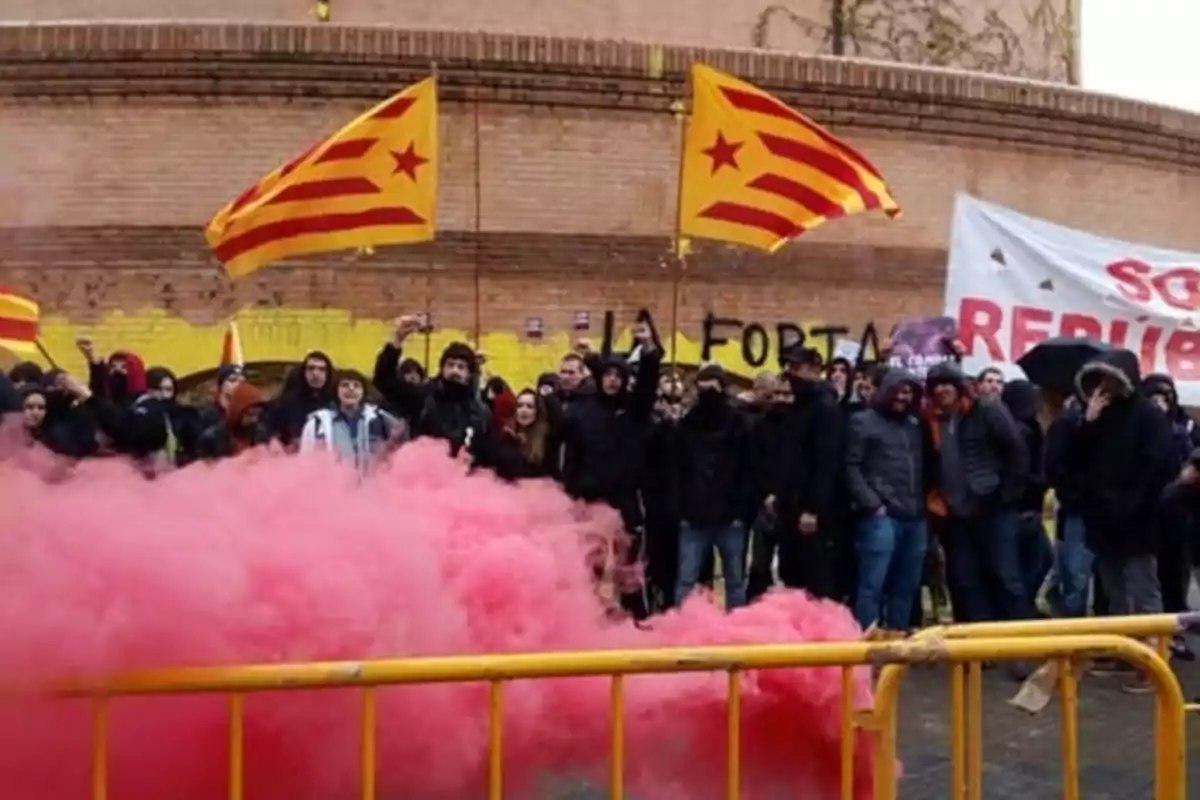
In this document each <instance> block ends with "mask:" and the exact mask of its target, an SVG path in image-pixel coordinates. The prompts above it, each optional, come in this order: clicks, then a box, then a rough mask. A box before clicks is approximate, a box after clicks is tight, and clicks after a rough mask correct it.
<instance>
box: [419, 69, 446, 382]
mask: <svg viewBox="0 0 1200 800" xmlns="http://www.w3.org/2000/svg"><path fill="white" fill-rule="evenodd" d="M429 75H430V77H432V78H433V85H434V89H435V91H436V92H437V93H438V94H439V95H440V94H441V89H442V86H441V83H439V81H438V65H437V62H436V61H432V62H430V64H429ZM439 99H440V98H439ZM435 124H436V123H435ZM439 166H440V165H439ZM434 202H435V203H436V202H437V201H436V200H435V201H434ZM436 261H437V239H436V238H434V239H433V240H432V241H431V242H430V243H429V252H428V254H427V255H426V257H425V330H424V334H425V354H424V355H425V357H424V367H423V368H424V370H425V377H426V378H428V377H429V350H430V348H431V346H432V343H431V341H430V340H431V339H432V338H433V325H432V320H433V316H432V315H433V274H434V270H435V268H436V267H435V264H436Z"/></svg>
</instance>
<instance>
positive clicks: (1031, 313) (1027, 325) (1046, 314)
mask: <svg viewBox="0 0 1200 800" xmlns="http://www.w3.org/2000/svg"><path fill="white" fill-rule="evenodd" d="M1053 321H1054V312H1052V311H1050V310H1048V309H1045V308H1032V307H1030V306H1013V318H1012V347H1011V348H1010V349H1009V352H1010V353H1012V354H1013V356H1014V358H1013V360H1014V361H1016V360H1017V359H1018V358H1020V357H1021V355H1025V354H1026V353H1028V352H1029V351H1030V350H1031V349H1033V346H1034V345H1036V344H1038V343H1039V342H1044V341H1046V340H1047V339H1049V338H1050V332H1049V331H1048V330H1045V329H1042V328H1036V327H1033V326H1035V325H1049V324H1050V323H1051V322H1053ZM1018 353H1020V354H1021V355H1017V354H1018Z"/></svg>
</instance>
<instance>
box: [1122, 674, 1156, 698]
mask: <svg viewBox="0 0 1200 800" xmlns="http://www.w3.org/2000/svg"><path fill="white" fill-rule="evenodd" d="M1121 691H1122V692H1124V693H1125V694H1153V693H1154V684H1152V683H1150V681H1148V680H1146V678H1144V677H1143V676H1141V675H1138V676H1137V677H1136V678H1133V679H1132V680H1128V681H1126V682H1125V683H1123V684H1121Z"/></svg>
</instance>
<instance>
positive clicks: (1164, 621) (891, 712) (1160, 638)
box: [870, 611, 1200, 798]
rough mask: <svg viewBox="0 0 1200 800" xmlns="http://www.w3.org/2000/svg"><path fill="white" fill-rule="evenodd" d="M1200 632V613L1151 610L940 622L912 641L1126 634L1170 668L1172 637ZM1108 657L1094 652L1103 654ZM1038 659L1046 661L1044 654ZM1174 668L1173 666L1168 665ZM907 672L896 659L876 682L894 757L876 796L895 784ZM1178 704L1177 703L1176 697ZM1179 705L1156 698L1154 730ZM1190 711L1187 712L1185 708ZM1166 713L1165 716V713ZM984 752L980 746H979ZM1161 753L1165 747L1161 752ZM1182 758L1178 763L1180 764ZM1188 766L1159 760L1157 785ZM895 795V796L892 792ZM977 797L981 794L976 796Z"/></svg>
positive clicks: (882, 725) (885, 765)
mask: <svg viewBox="0 0 1200 800" xmlns="http://www.w3.org/2000/svg"><path fill="white" fill-rule="evenodd" d="M1195 630H1200V612H1195V611H1190V612H1186V613H1182V614H1146V615H1141V616H1125V617H1081V618H1076V619H1055V620H1020V621H1014V622H976V623H965V624H959V625H939V626H934V627H931V628H925V629H923V630H921V631H918V632H917V633H916V634H914V635H913V636H912V637H910V639H909V640H908V641H938V642H942V641H945V642H949V641H953V640H970V639H982V638H990V637H999V638H1009V637H1015V638H1032V639H1052V638H1056V637H1075V636H1093V635H1094V636H1122V637H1133V638H1137V639H1148V640H1153V641H1154V644H1155V653H1156V655H1157V656H1158V660H1159V661H1161V662H1162V664H1163V665H1164V666H1165V665H1167V664H1168V663H1169V658H1168V657H1167V656H1168V654H1169V647H1170V637H1172V636H1175V635H1177V634H1181V633H1185V632H1188V631H1195ZM1103 657H1107V656H1093V658H1103ZM1035 658H1039V659H1044V658H1046V657H1045V656H1037V657H1035ZM1167 669H1168V670H1169V669H1170V667H1167ZM905 674H906V665H905V664H901V663H897V664H891V665H888V666H886V667H884V668H883V670H882V671H881V672H880V674H879V680H878V681H877V682H876V685H875V716H874V718H873V719H871V720H870V724H871V725H872V727H874V728H877V729H879V730H880V731H882V735H883V736H885V737H887V738H889V739H890V744H891V747H892V750H891V753H892V756H891V758H890V759H889V758H881V759H880V764H881V765H882V766H881V767H877V768H876V797H877V798H880V797H884V796H885V795H882V794H880V789H881V788H882V787H883V786H885V785H895V783H896V775H895V768H894V761H895V753H896V749H895V746H896V745H895V741H896V724H897V719H898V717H897V715H898V713H899V690H900V681H901V680H902V679H903V677H904V675H905ZM967 694H968V697H967V700H968V703H972V702H973V700H972V698H971V692H968V693H967ZM1172 702H1173V701H1172ZM1175 712H1176V709H1174V708H1172V709H1170V710H1169V713H1168V709H1167V708H1166V706H1165V705H1164V701H1163V700H1161V698H1160V699H1159V700H1156V702H1155V728H1156V731H1157V732H1158V735H1160V736H1161V735H1162V732H1163V729H1164V727H1170V726H1171V725H1173V724H1174V722H1173V716H1174V714H1175ZM1185 713H1186V712H1185ZM1164 715H1166V716H1164ZM980 750H981V748H980ZM1159 753H1160V755H1162V751H1159ZM978 757H979V754H975V755H974V756H972V757H971V759H969V763H968V769H969V771H970V772H971V774H975V773H979V772H980V770H979V768H978V766H977V765H978V764H979V761H978ZM1175 762H1178V763H1175ZM1183 770H1185V767H1184V765H1183V762H1182V756H1181V758H1180V759H1175V758H1174V757H1173V756H1172V757H1170V760H1167V756H1163V757H1162V760H1158V759H1156V762H1155V786H1156V787H1161V786H1164V785H1168V784H1170V785H1174V783H1175V782H1176V780H1175V775H1176V773H1177V772H1178V773H1179V774H1181V775H1182V774H1184V772H1181V771H1183ZM887 796H891V795H887ZM976 796H978V795H976ZM1174 796H1175V795H1159V797H1160V798H1161V797H1174Z"/></svg>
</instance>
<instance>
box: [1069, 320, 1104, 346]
mask: <svg viewBox="0 0 1200 800" xmlns="http://www.w3.org/2000/svg"><path fill="white" fill-rule="evenodd" d="M1059 330H1060V331H1062V333H1061V334H1060V335H1062V336H1086V337H1087V338H1089V339H1095V340H1096V341H1100V337H1101V336H1103V335H1104V332H1103V330H1102V329H1101V327H1100V320H1098V319H1096V318H1095V317H1089V316H1088V315H1087V314H1063V315H1062V322H1061V323H1060V325H1059Z"/></svg>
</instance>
